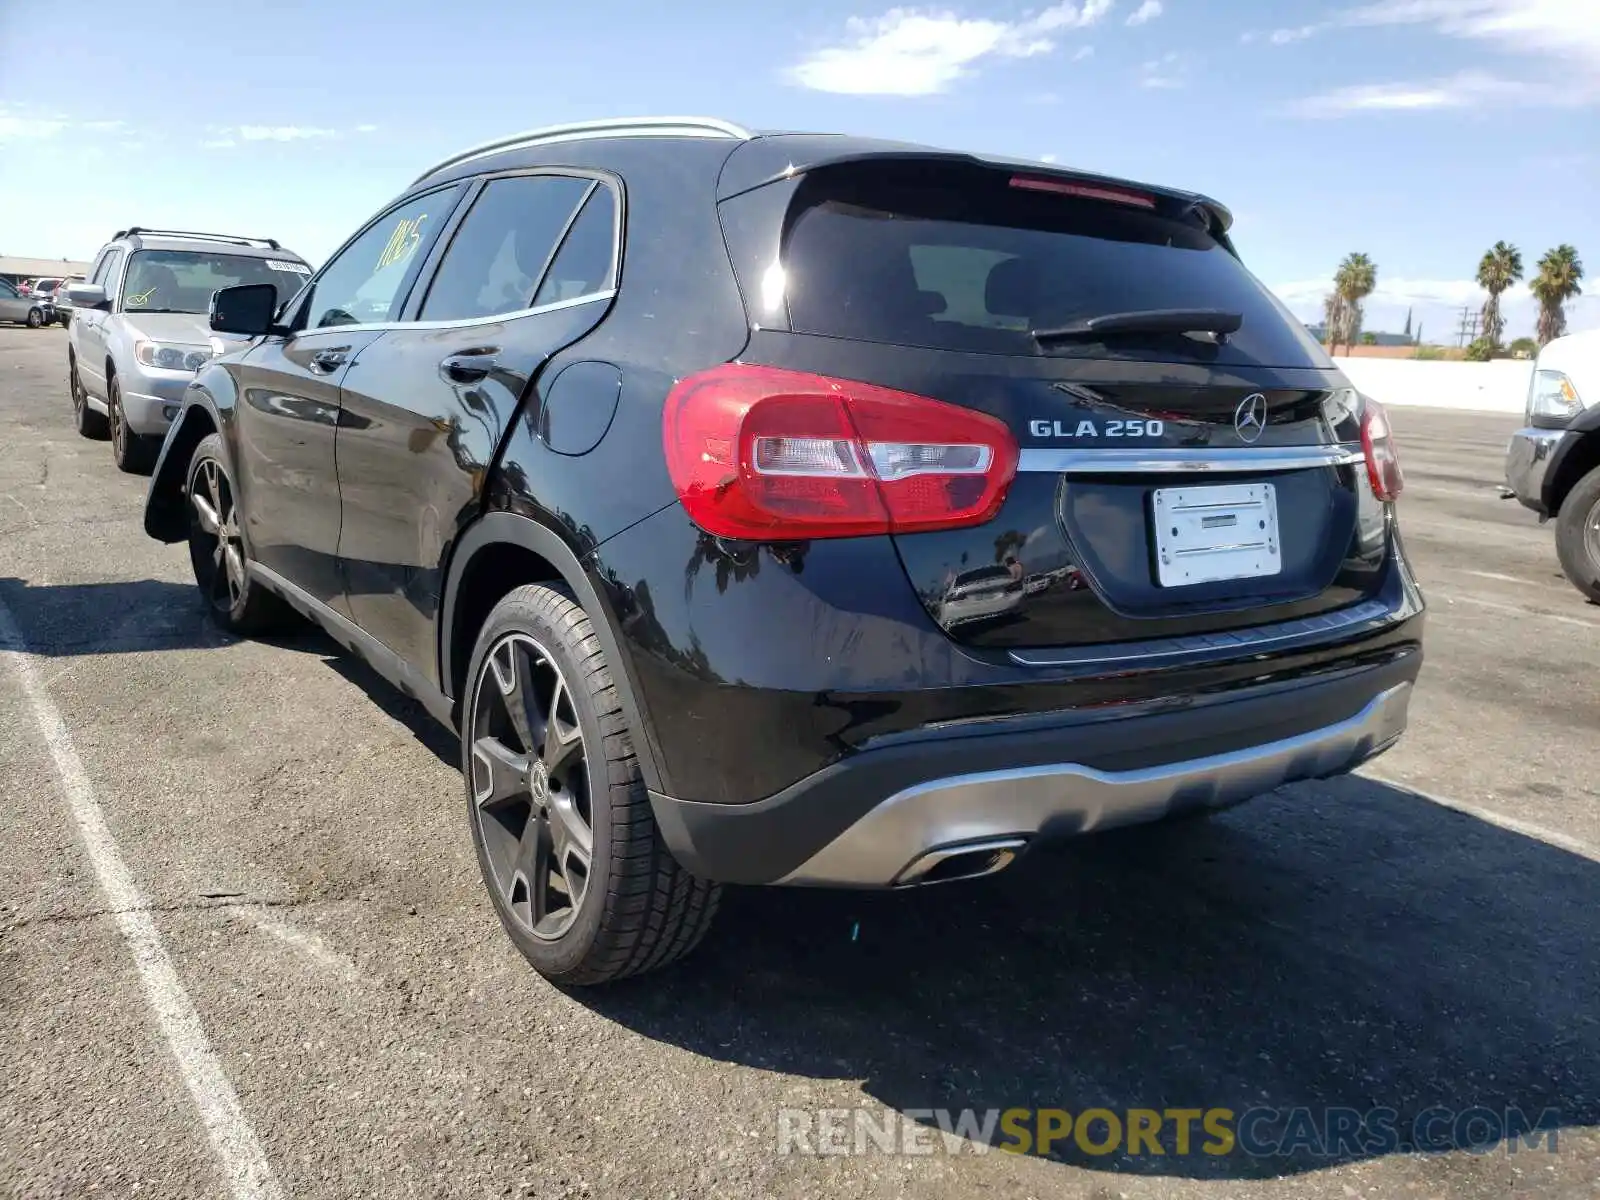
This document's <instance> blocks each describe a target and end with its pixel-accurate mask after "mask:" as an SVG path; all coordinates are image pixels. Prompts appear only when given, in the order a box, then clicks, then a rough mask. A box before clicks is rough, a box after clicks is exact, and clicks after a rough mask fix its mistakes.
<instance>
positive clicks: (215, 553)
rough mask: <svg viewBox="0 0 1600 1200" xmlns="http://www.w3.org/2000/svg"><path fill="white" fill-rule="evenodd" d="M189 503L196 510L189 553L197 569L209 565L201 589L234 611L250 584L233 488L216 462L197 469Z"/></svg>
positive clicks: (219, 606) (223, 607)
mask: <svg viewBox="0 0 1600 1200" xmlns="http://www.w3.org/2000/svg"><path fill="white" fill-rule="evenodd" d="M189 502H190V505H191V506H192V507H193V510H194V520H193V522H192V524H191V536H190V554H191V556H192V557H193V559H194V562H195V566H196V568H197V570H198V569H199V568H201V567H202V566H203V565H204V564H206V563H209V568H208V569H207V571H206V575H207V577H206V578H203V579H202V580H201V586H202V589H203V590H204V591H205V593H206V599H207V600H209V601H210V602H211V603H212V605H214V606H215V607H216V608H217V609H219V610H220V611H222V612H232V611H233V610H234V609H235V608H236V607H238V604H239V600H240V597H242V596H243V595H244V590H245V584H246V582H247V578H246V574H245V568H244V542H243V540H242V539H241V538H240V536H239V523H238V518H237V513H236V512H235V510H234V506H233V489H232V487H231V486H229V483H228V476H227V475H226V474H225V473H224V472H223V470H222V464H220V463H219V462H217V460H216V459H214V458H207V459H203V460H202V461H201V463H200V465H199V466H198V467H196V468H195V472H194V478H193V479H191V480H190V481H189Z"/></svg>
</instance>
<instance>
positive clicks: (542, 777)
mask: <svg viewBox="0 0 1600 1200" xmlns="http://www.w3.org/2000/svg"><path fill="white" fill-rule="evenodd" d="M528 790H529V791H530V792H532V793H533V802H534V803H535V804H537V805H539V806H541V807H543V806H544V805H545V804H547V803H549V800H550V775H549V773H548V772H547V771H546V770H545V769H544V764H543V763H542V762H535V763H534V764H533V769H532V770H531V771H529V772H528Z"/></svg>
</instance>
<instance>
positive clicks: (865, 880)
mask: <svg viewBox="0 0 1600 1200" xmlns="http://www.w3.org/2000/svg"><path fill="white" fill-rule="evenodd" d="M1230 222H1231V217H1230V215H1229V213H1228V211H1227V210H1226V209H1225V208H1223V207H1222V206H1221V205H1219V204H1217V203H1215V202H1214V201H1212V200H1209V199H1206V198H1205V197H1202V196H1197V195H1192V194H1189V193H1186V192H1180V191H1175V190H1172V189H1169V188H1165V187H1153V186H1148V185H1145V184H1135V183H1129V182H1125V181H1120V180H1114V179H1109V178H1105V177H1101V176H1097V175H1090V174H1084V173H1082V172H1078V171H1071V170H1064V169H1060V168H1057V167H1051V166H1046V165H1042V164H1039V163H1022V162H1012V161H1004V160H998V159H989V158H983V157H980V156H975V155H971V154H962V153H951V152H947V151H942V150H937V149H933V148H929V147H924V146H917V145H909V144H900V143H894V142H883V141H870V140H863V139H859V138H852V137H842V136H823V135H811V134H788V133H784V134H757V133H751V132H749V131H746V130H743V129H740V128H738V127H737V126H734V125H731V124H728V123H726V122H723V121H716V120H702V119H687V118H684V119H648V120H635V121H608V122H597V123H591V124H584V125H576V126H566V127H562V128H555V129H546V130H541V131H538V132H534V133H529V134H525V135H521V136H517V137H512V138H506V139H503V140H501V141H497V142H494V143H492V144H489V145H486V146H482V147H478V148H475V149H472V150H469V151H466V152H464V153H461V154H458V155H455V156H454V157H452V158H450V159H448V160H446V161H445V162H442V163H440V164H438V165H437V166H435V167H433V168H431V169H430V170H428V171H427V172H426V173H425V174H423V175H422V176H421V177H420V178H419V179H417V181H416V182H415V184H413V185H412V186H411V187H410V188H409V189H408V190H407V191H406V192H405V193H404V194H403V195H402V196H400V197H399V198H398V199H397V200H395V201H394V203H392V204H391V205H389V206H388V207H386V208H385V209H384V210H383V212H381V213H380V214H379V215H378V216H376V217H374V218H373V220H372V221H371V222H370V223H369V224H368V225H366V226H365V227H364V228H362V229H361V230H360V231H359V232H357V233H356V235H355V236H354V237H353V238H351V239H350V241H349V242H347V243H346V244H345V245H344V247H343V248H342V249H340V250H339V251H338V252H337V253H336V254H334V255H333V257H332V258H331V259H330V260H329V261H328V262H327V264H326V265H325V266H324V267H323V268H322V269H321V270H320V271H319V272H317V274H316V275H315V276H314V277H313V278H312V279H311V280H310V281H309V282H308V283H307V284H306V285H305V287H304V288H303V290H301V291H300V292H299V294H298V295H296V296H295V297H294V298H293V299H291V300H290V301H288V302H287V303H286V304H283V305H282V306H279V305H278V304H277V303H276V301H275V297H274V293H273V289H272V288H271V287H261V286H259V285H257V286H242V287H234V288H227V289H225V290H223V291H220V292H218V293H217V294H216V296H215V297H214V299H213V302H212V310H211V317H210V319H211V323H212V327H213V328H214V329H216V330H218V331H222V332H227V333H232V334H244V335H248V336H249V337H250V338H251V339H252V340H251V341H250V342H249V344H248V345H247V346H246V347H244V348H241V349H236V350H234V351H233V352H231V353H228V354H226V355H224V356H222V357H220V358H217V359H214V360H213V361H211V362H210V363H208V364H207V365H205V366H204V367H203V368H202V369H201V370H200V371H199V373H198V375H197V376H196V378H195V380H194V381H193V383H192V384H191V385H190V386H189V389H188V393H187V398H186V401H185V407H184V411H183V412H182V414H181V416H180V418H179V419H178V420H177V421H176V422H174V425H173V427H172V429H171V431H170V432H169V434H168V436H167V439H166V442H165V444H164V446H163V449H162V453H161V458H160V462H159V464H158V466H157V468H156V471H155V475H154V479H153V480H152V483H151V486H150V492H149V498H148V502H147V509H146V517H145V524H146V528H147V530H148V531H149V533H150V534H151V535H152V536H154V537H156V538H158V539H161V540H163V541H167V542H177V541H182V540H185V539H187V541H188V544H189V549H190V555H191V557H192V559H193V563H194V570H195V575H196V578H197V580H198V582H199V585H200V588H201V590H202V591H203V592H204V594H205V595H206V597H207V598H208V599H209V601H210V604H211V606H212V607H213V609H214V611H215V613H216V616H217V618H218V619H219V620H220V621H221V623H222V624H223V625H224V626H225V627H227V628H229V629H231V630H235V631H238V632H240V633H247V632H252V631H257V630H261V629H264V628H265V627H266V626H268V625H269V623H271V622H273V621H275V620H277V619H278V618H280V617H282V616H286V615H288V613H289V611H290V610H298V612H299V613H301V614H303V615H305V616H308V617H310V618H311V619H313V620H314V621H316V622H318V623H319V624H321V625H322V626H323V627H324V628H326V629H327V630H328V631H329V632H330V633H331V634H332V635H333V637H334V638H336V639H337V640H339V641H340V642H341V643H343V644H344V645H345V646H347V647H349V648H350V649H351V650H352V651H354V652H355V653H357V654H359V655H360V656H361V657H363V658H364V659H366V660H367V661H368V662H370V663H371V664H372V665H373V666H374V667H375V668H376V669H377V670H378V671H379V672H380V673H381V674H383V675H384V676H386V677H387V678H388V679H389V680H391V681H392V682H393V683H394V684H395V686H397V687H398V688H399V689H401V690H402V691H404V692H406V693H408V694H410V695H413V696H416V697H419V698H420V699H421V700H422V701H423V702H424V703H425V704H426V705H427V707H428V708H429V709H430V710H431V711H432V712H433V713H434V714H435V715H436V716H437V717H438V718H439V720H441V721H443V722H446V723H448V724H449V725H450V726H451V727H452V728H453V729H455V730H457V731H458V732H459V734H460V737H461V770H462V774H463V775H464V777H465V782H466V798H467V812H468V815H469V820H470V824H471V829H472V835H473V839H474V841H475V844H476V847H477V852H478V856H479V861H480V865H481V867H482V870H483V875H484V878H485V881H486V883H487V886H488V889H489V892H490V894H491V896H492V897H493V899H494V904H495V907H496V909H497V911H498V913H499V915H500V917H501V920H502V921H503V922H504V924H505V927H506V929H507V930H508V931H509V933H510V935H511V937H512V938H513V939H514V941H515V942H516V944H517V945H518V947H520V948H521V950H522V951H523V953H525V954H526V955H527V957H528V958H529V959H530V960H531V961H532V962H533V964H534V966H535V967H537V968H538V969H539V970H540V971H541V972H543V973H544V974H545V975H547V976H548V977H550V978H552V979H554V980H557V981H560V982H563V983H572V984H577V983H593V982H599V981H603V980H609V979H614V978H617V977H620V976H623V975H628V974H631V973H634V972H637V971H640V970H644V969H648V968H651V967H656V966H659V965H661V964H663V963H666V962H668V961H670V960H672V959H674V958H676V957H677V956H679V955H681V954H683V953H684V952H685V951H687V950H689V949H690V948H691V947H693V946H694V945H695V943H696V942H697V941H698V940H699V939H700V938H701V936H702V935H703V934H704V933H705V931H706V929H707V926H708V925H709V923H710V921H711V919H712V916H713V913H714V911H715V909H716V906H717V899H718V885H719V884H722V883H744V884H810V885H824V886H841V887H865V888H899V887H910V886H913V885H918V884H927V883H932V882H938V881H948V880H957V879H964V878H970V877H974V876H979V875H984V874H987V873H989V872H992V871H996V870H998V869H1000V868H1002V867H1004V866H1006V865H1007V864H1008V863H1010V862H1011V861H1012V860H1013V859H1014V858H1015V857H1016V856H1017V855H1018V854H1019V853H1021V852H1022V851H1024V850H1025V849H1026V848H1027V847H1029V846H1030V845H1031V844H1033V843H1034V842H1036V841H1038V840H1041V839H1049V838H1053V837H1057V836H1062V835H1071V834H1076V833H1082V832H1088V831H1091V830H1099V829H1105V828H1107V827H1110V826H1115V825H1120V824H1127V823H1131V822H1138V821H1148V820H1154V819H1157V818H1161V817H1164V816H1167V815H1170V814H1174V813H1178V812H1180V811H1193V810H1204V809H1208V808H1217V807H1221V806H1224V805H1229V804H1233V803H1235V802H1238V801H1241V800H1244V799H1247V798H1249V797H1251V796H1254V795H1258V794H1260V793H1262V792H1266V791H1269V790H1271V789H1273V788H1275V787H1277V786H1279V785H1280V784H1283V783H1286V782H1289V781H1292V780H1297V779H1306V778H1318V777H1324V776H1328V775H1334V774H1338V773H1341V772H1344V771H1348V770H1349V769H1351V768H1352V767H1354V766H1356V765H1357V764H1359V763H1361V762H1362V761H1364V760H1366V759H1368V758H1370V757H1371V756H1372V755H1374V754H1377V753H1379V752H1381V751H1382V750H1384V749H1386V748H1387V747H1388V746H1390V745H1391V744H1392V743H1393V742H1394V741H1395V740H1396V739H1397V738H1398V737H1399V736H1400V734H1401V731H1402V730H1403V728H1404V726H1405V722H1406V710H1407V701H1408V699H1409V695H1410V692H1411V687H1412V684H1413V681H1414V680H1415V679H1416V677H1417V673H1418V670H1419V668H1420V666H1421V662H1422V648H1421V635H1422V613H1423V602H1422V597H1421V595H1420V593H1419V591H1418V588H1417V586H1416V584H1415V582H1414V581H1413V578H1412V576H1411V573H1410V571H1409V569H1408V567H1407V564H1406V560H1405V558H1404V555H1403V553H1402V550H1401V544H1400V538H1399V534H1398V531H1397V529H1396V524H1395V510H1394V500H1395V497H1396V495H1397V494H1398V493H1399V491H1400V488H1401V472H1400V466H1399V463H1398V460H1397V458H1396V454H1395V448H1394V444H1393V441H1392V439H1391V437H1390V432H1389V427H1388V425H1387V423H1386V420H1385V416H1384V413H1383V410H1382V409H1381V408H1379V407H1378V406H1377V405H1376V404H1374V403H1373V402H1372V401H1370V400H1365V399H1363V397H1361V396H1360V395H1359V394H1358V393H1357V392H1356V391H1354V390H1353V389H1352V388H1351V387H1350V385H1349V383H1348V382H1347V381H1346V380H1345V379H1344V377H1343V376H1342V375H1341V374H1340V373H1339V372H1338V370H1336V369H1335V368H1334V366H1333V364H1332V363H1331V362H1330V361H1329V360H1328V359H1327V358H1326V357H1324V355H1323V354H1322V352H1321V350H1320V348H1319V347H1318V346H1317V345H1316V343H1315V342H1314V341H1312V340H1311V339H1310V338H1309V337H1308V335H1307V334H1306V332H1305V331H1304V329H1303V328H1302V326H1301V324H1300V323H1299V322H1298V321H1296V320H1295V319H1294V317H1293V316H1292V315H1291V314H1290V313H1289V312H1287V311H1286V310H1285V309H1284V308H1283V307H1282V306H1281V305H1280V304H1279V303H1277V302H1276V301H1275V300H1274V299H1273V297H1272V296H1271V295H1270V294H1269V293H1268V292H1267V291H1266V290H1265V289H1264V288H1263V287H1262V286H1261V285H1260V284H1259V283H1258V282H1257V281H1256V279H1255V278H1254V277H1253V276H1252V275H1251V274H1250V273H1249V271H1247V270H1246V268H1245V267H1244V266H1243V265H1241V263H1240V261H1239V258H1238V256H1237V255H1236V253H1235V251H1234V248H1233V246H1232V244H1231V243H1230V241H1229V237H1228V227H1229V224H1230Z"/></svg>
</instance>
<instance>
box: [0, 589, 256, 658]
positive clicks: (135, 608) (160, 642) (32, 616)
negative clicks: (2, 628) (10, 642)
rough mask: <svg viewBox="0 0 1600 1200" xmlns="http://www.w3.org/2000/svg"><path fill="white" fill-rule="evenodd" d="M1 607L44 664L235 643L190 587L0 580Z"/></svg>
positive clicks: (30, 650)
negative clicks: (50, 660) (52, 660)
mask: <svg viewBox="0 0 1600 1200" xmlns="http://www.w3.org/2000/svg"><path fill="white" fill-rule="evenodd" d="M0 604H4V605H5V607H6V610H7V611H8V612H10V613H11V616H12V619H13V620H14V621H15V622H16V625H17V631H18V632H19V633H20V634H21V635H22V641H23V646H22V647H18V648H19V649H26V650H27V651H28V652H29V653H31V654H38V655H41V656H43V657H46V658H71V657H75V656H77V655H84V654H139V653H145V652H147V651H151V650H194V649H204V648H207V647H211V646H225V645H228V644H229V643H230V642H233V641H235V640H237V639H235V638H232V637H230V636H229V635H228V634H226V633H224V632H223V631H222V630H221V629H219V628H217V626H216V625H215V624H213V623H212V621H211V619H210V616H209V614H207V612H206V608H205V602H204V600H203V599H202V598H201V596H200V593H199V592H198V591H196V590H195V586H194V584H192V583H168V582H166V581H165V580H160V579H132V580H107V581H99V582H94V583H33V582H30V581H28V580H25V579H18V578H16V577H15V576H0Z"/></svg>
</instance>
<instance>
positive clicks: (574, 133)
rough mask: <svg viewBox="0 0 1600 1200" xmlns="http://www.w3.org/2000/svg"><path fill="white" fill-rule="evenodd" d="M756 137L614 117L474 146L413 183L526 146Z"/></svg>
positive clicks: (695, 124)
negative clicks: (637, 139)
mask: <svg viewBox="0 0 1600 1200" xmlns="http://www.w3.org/2000/svg"><path fill="white" fill-rule="evenodd" d="M754 136H755V134H753V133H751V132H750V130H748V129H745V128H743V127H742V126H739V125H735V124H733V122H731V121H723V120H719V119H718V118H716V117H614V118H609V119H606V120H598V121H575V122H573V123H571V124H568V125H547V126H545V127H544V128H542V129H529V130H527V131H525V132H523V133H513V134H510V135H508V136H507V137H502V138H495V139H494V140H493V141H490V142H484V143H483V144H482V145H479V146H473V147H472V148H471V149H469V150H463V151H461V152H460V153H459V154H452V155H451V156H450V157H449V158H447V159H445V160H444V161H443V162H440V163H435V164H434V165H433V166H431V167H429V168H428V169H427V170H426V171H424V172H423V173H422V174H421V175H418V176H417V177H416V179H414V180H413V181H412V183H411V186H412V187H415V186H416V185H417V184H419V183H421V182H422V181H423V180H424V179H429V178H431V177H432V176H434V175H437V174H438V173H439V172H440V171H443V170H445V169H446V168H449V167H453V166H456V165H458V164H460V163H464V162H467V161H468V160H469V159H474V158H482V157H484V156H485V155H489V154H495V153H498V152H499V151H502V150H515V149H520V148H521V147H523V146H537V145H544V144H548V143H551V142H575V141H581V140H584V139H588V138H603V137H710V138H736V139H738V140H739V141H748V140H749V139H750V138H752V137H754Z"/></svg>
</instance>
